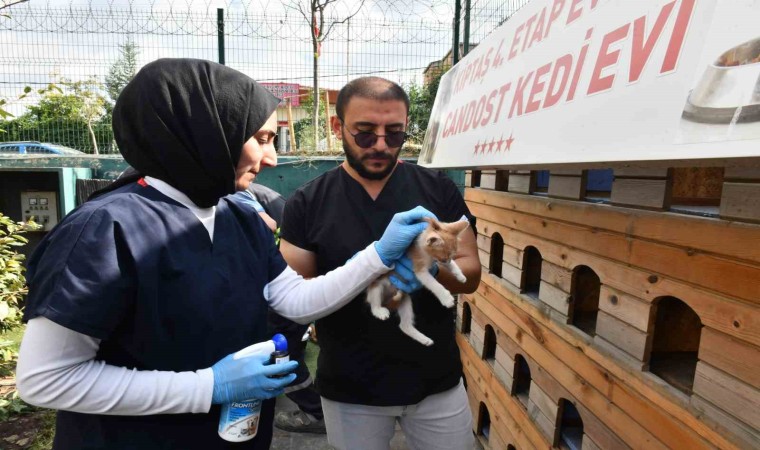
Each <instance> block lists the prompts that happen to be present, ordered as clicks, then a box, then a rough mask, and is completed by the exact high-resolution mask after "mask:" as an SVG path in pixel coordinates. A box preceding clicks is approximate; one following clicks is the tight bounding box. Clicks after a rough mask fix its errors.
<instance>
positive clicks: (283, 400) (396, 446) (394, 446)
mask: <svg viewBox="0 0 760 450" xmlns="http://www.w3.org/2000/svg"><path fill="white" fill-rule="evenodd" d="M294 409H296V405H295V403H293V402H291V401H290V400H289V399H288V398H287V397H285V396H280V397H278V398H277V406H276V408H275V410H276V411H292V410H294ZM331 449H332V447H331V446H330V445H329V444H328V443H327V437H326V436H325V435H324V434H311V433H290V432H287V431H282V430H280V429H278V428H277V427H275V429H274V439H273V440H272V447H271V450H331ZM482 449H483V447H481V446H480V445H478V444H477V443H476V444H475V449H474V450H482ZM390 450H409V447H407V445H406V440H405V439H404V433H402V432H401V430H400V429H398V427H396V435H395V436H394V437H393V440H392V441H391V448H390ZM431 450H432V449H431Z"/></svg>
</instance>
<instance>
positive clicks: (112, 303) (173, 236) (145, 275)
mask: <svg viewBox="0 0 760 450" xmlns="http://www.w3.org/2000/svg"><path fill="white" fill-rule="evenodd" d="M214 226H215V230H214V241H213V244H212V242H211V240H210V239H209V235H208V232H207V230H206V228H205V227H204V226H203V225H202V224H201V222H200V221H199V220H198V218H197V217H196V216H195V215H194V214H193V213H192V211H190V210H189V209H187V208H185V207H184V206H182V205H180V204H179V203H177V202H175V201H174V200H172V199H170V198H168V197H166V196H164V195H163V194H161V193H160V192H158V191H157V190H155V189H154V188H152V187H150V186H147V185H145V183H144V182H142V184H141V183H132V184H129V185H127V186H124V187H121V188H119V189H117V190H115V191H113V192H111V193H108V194H106V195H104V196H102V197H98V198H96V199H95V200H92V201H89V202H87V203H85V204H84V205H82V206H81V207H80V208H78V209H77V210H76V211H74V212H73V213H71V214H70V215H69V216H67V217H66V218H65V219H64V220H63V221H62V222H61V223H60V224H59V225H58V226H57V227H56V228H55V229H54V230H53V231H52V232H50V233H49V234H48V235H47V236H46V238H45V239H44V240H43V242H42V243H41V244H40V246H39V247H38V249H37V250H36V252H35V254H34V255H33V256H32V258H31V261H30V264H29V272H28V274H29V285H30V294H29V297H28V300H27V307H26V312H25V319H26V320H29V319H33V318H35V317H38V316H43V317H46V318H48V319H50V320H52V321H53V322H56V323H58V324H60V325H62V326H64V327H66V328H69V329H71V330H74V331H77V332H79V333H83V334H86V335H88V336H92V337H95V338H98V339H101V343H100V349H99V351H98V354H97V359H99V360H103V361H105V362H106V363H108V364H112V365H115V366H123V367H128V368H136V369H139V370H170V371H178V372H179V371H194V370H198V369H203V368H208V367H211V366H212V365H213V364H214V363H216V362H217V361H219V360H220V359H222V358H224V357H225V356H227V355H228V354H230V353H233V352H235V351H237V350H240V349H241V348H243V347H246V346H248V345H250V344H253V343H255V342H261V341H264V340H266V339H268V338H269V336H267V334H266V314H267V303H266V301H265V300H264V297H263V289H264V286H265V285H266V284H267V283H268V282H269V281H271V280H273V279H274V278H276V277H277V276H278V275H279V274H280V273H281V272H282V271H283V270H284V269H285V267H286V264H285V262H284V260H283V259H282V257H281V255H280V254H279V252H278V250H277V249H276V247H275V246H274V240H273V239H272V234H271V232H270V231H269V230H268V229H267V228H266V226H265V225H264V223H263V222H262V221H261V220H260V219H259V217H258V215H257V214H255V212H254V211H253V210H252V209H251V208H250V207H249V206H245V205H242V206H238V205H237V204H235V203H234V200H230V199H228V198H225V199H222V200H221V201H220V202H219V204H218V205H217V209H216V219H215V225H214ZM273 407H274V406H273V402H271V401H270V402H267V403H266V406H265V408H266V412H267V414H262V420H263V421H264V423H262V424H261V426H260V427H259V432H258V433H259V434H258V435H257V437H256V439H255V440H254V441H251V442H248V443H247V444H228V443H227V442H226V441H223V440H222V439H221V438H220V437H219V436H218V435H217V426H218V422H219V407H212V409H211V411H210V412H209V413H208V414H165V415H153V416H135V417H131V416H106V415H98V414H79V413H72V412H65V411H60V412H59V413H58V421H57V426H56V436H55V443H54V446H55V448H56V449H77V450H80V449H104V450H105V449H109V450H112V449H223V448H236V449H243V448H245V449H266V448H269V442H270V440H271V421H272V417H271V416H272V411H273Z"/></svg>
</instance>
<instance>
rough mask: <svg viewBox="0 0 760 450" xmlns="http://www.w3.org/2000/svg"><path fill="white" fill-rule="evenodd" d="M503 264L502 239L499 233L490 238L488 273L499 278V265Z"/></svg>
mask: <svg viewBox="0 0 760 450" xmlns="http://www.w3.org/2000/svg"><path fill="white" fill-rule="evenodd" d="M503 263H504V239H502V238H501V235H500V234H499V233H494V234H493V236H491V259H490V261H489V263H488V271H489V272H491V273H492V274H494V275H496V276H497V277H499V278H501V265H502V264H503Z"/></svg>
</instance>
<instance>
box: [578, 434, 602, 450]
mask: <svg viewBox="0 0 760 450" xmlns="http://www.w3.org/2000/svg"><path fill="white" fill-rule="evenodd" d="M581 450H602V448H601V447H599V446H598V445H596V444H595V443H594V441H593V440H592V439H591V436H589V435H588V434H584V435H583V442H581Z"/></svg>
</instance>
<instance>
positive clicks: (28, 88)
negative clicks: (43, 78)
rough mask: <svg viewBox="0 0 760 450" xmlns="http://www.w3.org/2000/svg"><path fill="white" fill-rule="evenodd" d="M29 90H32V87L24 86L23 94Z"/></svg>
mask: <svg viewBox="0 0 760 450" xmlns="http://www.w3.org/2000/svg"><path fill="white" fill-rule="evenodd" d="M30 92H32V87H31V86H24V94H28V93H30Z"/></svg>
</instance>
